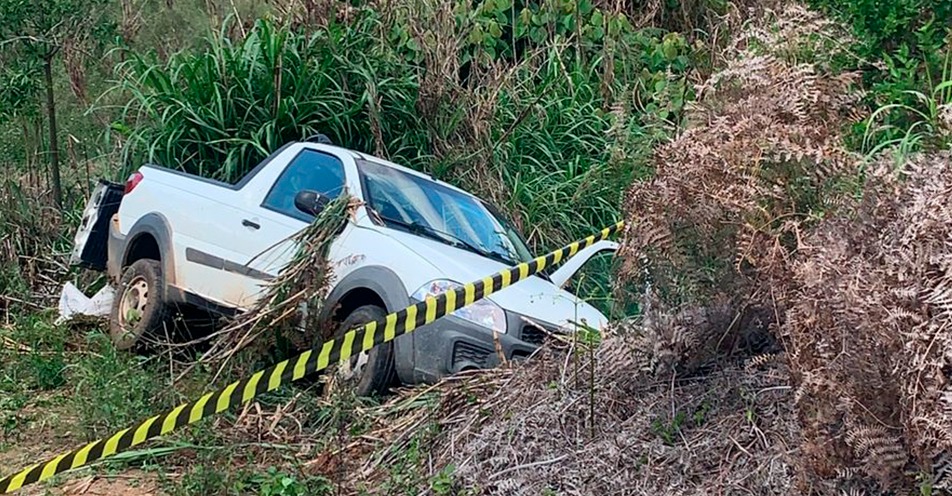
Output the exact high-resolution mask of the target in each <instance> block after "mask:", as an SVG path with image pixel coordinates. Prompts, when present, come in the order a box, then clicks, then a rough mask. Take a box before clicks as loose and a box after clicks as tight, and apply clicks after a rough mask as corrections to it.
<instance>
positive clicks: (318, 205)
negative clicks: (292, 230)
mask: <svg viewBox="0 0 952 496" xmlns="http://www.w3.org/2000/svg"><path fill="white" fill-rule="evenodd" d="M329 202H330V200H328V198H327V197H326V196H324V195H322V194H320V193H318V192H317V191H314V190H310V189H305V190H302V191H299V192H298V194H296V195H294V206H295V207H297V209H298V210H300V211H302V212H304V213H306V214H309V215H315V216H316V215H317V214H319V213H321V210H324V207H326V206H327V204H328V203H329Z"/></svg>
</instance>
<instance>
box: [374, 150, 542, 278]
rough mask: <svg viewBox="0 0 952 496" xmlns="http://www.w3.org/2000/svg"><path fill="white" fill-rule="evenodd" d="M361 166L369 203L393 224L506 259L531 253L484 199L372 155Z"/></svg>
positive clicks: (517, 259) (523, 258) (521, 259)
mask: <svg viewBox="0 0 952 496" xmlns="http://www.w3.org/2000/svg"><path fill="white" fill-rule="evenodd" d="M357 166H358V169H359V170H360V175H361V179H362V183H363V187H364V196H365V197H366V198H364V200H365V201H366V202H367V206H368V207H370V209H371V210H372V211H373V212H374V213H375V214H376V215H377V216H378V217H379V218H380V220H381V221H383V222H384V224H386V225H387V226H388V227H393V228H396V229H402V230H405V231H408V232H411V233H413V234H417V235H419V236H424V237H428V238H432V239H435V240H437V241H440V242H443V243H446V244H448V245H452V246H456V247H458V248H462V249H465V250H469V251H472V252H475V253H478V254H480V255H483V256H485V257H488V258H492V259H495V260H497V261H500V262H503V263H507V264H516V263H518V262H525V261H528V260H529V259H530V258H531V255H530V253H529V249H528V248H527V247H526V244H525V242H524V241H523V240H522V237H521V236H520V235H519V233H518V232H517V231H516V230H515V228H513V227H512V225H510V224H509V223H508V222H507V221H506V220H505V219H503V218H502V217H501V216H499V215H497V214H496V213H494V211H493V209H492V208H491V207H489V206H488V205H487V204H485V203H483V202H482V201H480V200H479V199H477V198H475V197H473V196H470V195H467V194H465V193H461V192H459V191H456V190H454V189H452V188H448V187H446V186H444V185H442V184H439V183H436V182H433V181H431V180H429V179H426V178H423V177H419V176H416V175H413V174H408V173H406V172H404V171H401V170H399V169H396V168H393V167H389V166H387V165H383V164H379V163H376V162H373V161H370V160H358V161H357Z"/></svg>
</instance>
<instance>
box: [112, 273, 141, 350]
mask: <svg viewBox="0 0 952 496" xmlns="http://www.w3.org/2000/svg"><path fill="white" fill-rule="evenodd" d="M148 304H149V283H148V281H146V280H145V278H144V277H142V276H136V277H135V278H133V279H132V280H131V281H129V284H127V285H126V288H125V290H124V291H123V292H122V297H121V298H120V300H119V315H118V317H119V326H120V327H121V328H122V329H123V335H122V336H120V338H121V339H123V340H126V339H129V338H130V337H133V338H134V337H135V332H134V331H133V330H132V329H131V328H135V327H136V324H138V323H139V321H140V320H141V319H142V316H143V315H144V314H145V307H146V306H147V305H148Z"/></svg>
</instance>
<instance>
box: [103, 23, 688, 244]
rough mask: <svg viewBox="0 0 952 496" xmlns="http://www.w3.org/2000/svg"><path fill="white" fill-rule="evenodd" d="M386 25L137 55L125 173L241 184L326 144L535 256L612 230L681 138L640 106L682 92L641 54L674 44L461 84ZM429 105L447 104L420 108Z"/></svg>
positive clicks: (535, 56)
mask: <svg viewBox="0 0 952 496" xmlns="http://www.w3.org/2000/svg"><path fill="white" fill-rule="evenodd" d="M383 18H384V16H381V15H379V13H377V12H375V11H373V10H362V11H360V12H359V13H358V14H357V15H355V17H354V18H353V19H350V20H349V21H348V23H346V24H338V23H335V22H333V21H331V23H330V24H329V25H328V26H327V27H326V28H322V29H315V30H313V31H308V32H305V31H302V30H298V29H295V28H289V27H286V26H281V25H278V24H275V23H274V22H273V21H269V20H259V21H257V22H256V23H255V24H254V26H253V27H252V28H251V29H250V30H249V32H248V33H247V35H246V36H244V37H243V38H241V39H239V40H233V39H231V38H229V37H228V36H227V33H226V29H225V28H223V30H222V32H221V33H219V34H217V35H215V36H211V37H209V39H208V40H207V41H206V48H205V49H204V50H197V51H190V52H182V53H179V54H176V55H173V56H172V57H170V58H169V60H167V61H165V62H162V61H159V60H158V59H155V58H151V57H148V56H145V55H141V54H132V55H131V56H130V57H129V59H128V60H127V61H126V62H125V63H124V64H123V65H121V66H120V67H119V68H118V72H117V73H118V76H119V81H118V82H117V83H116V85H115V86H114V87H113V88H112V91H113V92H114V93H117V94H120V95H127V96H128V104H127V105H126V106H125V107H124V116H123V119H121V121H120V122H122V124H121V125H117V126H116V130H117V131H119V132H120V134H122V135H124V138H125V140H126V141H125V145H126V146H125V147H124V151H125V156H124V162H125V169H124V170H123V171H122V174H123V175H125V174H128V172H129V171H130V169H132V168H135V167H138V166H139V165H140V164H141V163H142V162H144V161H151V162H157V163H159V164H162V165H165V166H168V167H173V168H178V169H180V170H183V171H186V172H190V173H194V174H199V175H202V176H205V177H211V178H215V179H219V180H223V181H226V182H236V181H237V180H238V179H239V178H240V177H241V176H242V175H244V174H245V173H246V172H247V171H248V170H249V169H250V168H252V167H254V166H255V165H256V164H257V163H258V162H259V161H260V160H261V159H263V158H264V157H265V156H267V155H268V154H269V153H270V152H272V151H273V150H275V149H277V148H278V147H280V146H281V145H283V144H285V143H287V142H289V141H292V140H298V139H302V138H304V137H307V136H309V135H313V134H317V133H323V134H326V135H328V136H329V137H330V138H331V139H332V140H333V141H334V142H335V143H338V144H340V145H342V146H346V147H348V148H353V149H357V150H361V151H365V152H369V153H372V154H375V155H378V156H382V157H384V158H388V159H390V160H393V161H395V162H398V163H401V164H403V165H407V166H410V167H413V168H416V169H420V170H424V171H427V172H430V173H431V174H433V175H434V176H436V177H437V178H439V179H444V180H447V181H449V182H451V183H454V184H456V185H458V186H461V187H463V188H464V189H467V190H469V191H471V192H473V193H475V194H477V195H479V196H481V197H483V198H486V199H488V200H491V201H492V202H493V203H495V204H497V206H499V207H501V209H502V210H503V211H504V212H507V213H510V214H511V216H512V217H513V218H514V219H515V221H516V223H517V224H518V225H520V226H521V227H522V229H523V231H524V233H525V234H526V236H527V238H528V240H529V242H530V245H531V246H532V248H533V249H534V250H535V251H542V250H545V249H548V248H551V247H553V246H558V245H560V244H562V243H564V242H566V241H568V240H571V239H575V238H577V237H579V236H582V235H584V233H586V232H589V231H591V230H592V229H598V228H599V226H602V225H606V224H610V223H612V222H615V221H616V220H617V218H618V204H619V201H620V195H621V192H622V190H623V188H624V186H625V185H627V184H629V183H630V182H631V181H632V180H634V179H637V178H639V177H644V176H645V175H646V174H647V170H646V168H645V166H644V164H646V163H648V156H649V154H650V150H651V147H652V145H653V144H654V143H656V142H657V141H658V140H659V139H662V138H664V137H665V136H666V135H667V134H668V132H669V130H670V129H671V128H672V127H673V126H670V125H667V124H663V123H662V119H659V118H657V116H656V115H653V116H651V117H652V118H646V116H649V114H653V113H657V112H656V111H655V110H652V109H647V108H644V105H645V103H646V102H648V103H650V102H652V101H653V100H656V99H657V97H658V95H661V94H662V93H664V92H665V91H667V90H666V89H664V88H665V85H664V84H659V81H660V83H665V82H666V81H668V80H678V81H681V83H680V84H682V86H683V79H684V77H683V75H680V76H679V75H677V74H672V73H670V71H668V65H670V63H672V62H673V61H675V60H680V59H679V58H678V57H680V55H678V54H679V53H680V52H677V51H675V52H672V53H673V55H671V57H670V59H667V58H665V56H664V55H656V56H654V58H650V57H647V56H645V55H644V53H643V52H644V47H649V48H650V47H652V46H656V47H662V46H664V47H670V46H671V42H670V40H668V41H662V39H661V38H657V37H653V36H655V35H648V34H638V36H637V38H636V40H637V41H638V43H640V45H637V46H636V47H635V48H637V50H634V49H632V50H625V49H623V48H618V49H612V50H610V51H609V50H607V49H605V48H604V47H602V46H601V45H598V46H586V47H581V45H579V44H578V43H575V42H572V41H570V40H566V39H564V38H559V37H554V38H552V39H548V40H544V41H542V42H540V44H539V46H538V47H537V48H535V49H532V50H527V51H526V52H525V53H523V54H522V55H521V57H520V58H519V59H518V60H508V59H507V60H504V61H496V62H491V63H489V65H484V66H478V67H477V66H475V65H474V66H472V67H471V70H472V74H483V75H485V74H495V77H486V78H483V79H475V78H476V76H473V78H471V80H469V81H465V80H464V78H462V77H461V78H460V79H459V80H456V81H454V80H452V78H449V79H447V78H445V77H444V78H426V77H425V76H426V75H427V71H429V70H432V67H430V66H428V65H427V64H426V63H423V62H420V61H419V57H415V56H411V55H413V54H411V53H410V52H408V50H409V49H408V48H407V47H406V46H400V45H395V44H393V43H392V42H391V40H389V39H388V38H387V33H389V32H391V31H392V29H393V26H391V25H388V24H386V22H394V21H393V20H389V21H384V20H382V19H383ZM464 27H465V26H464ZM629 34H630V35H632V36H634V34H632V33H629ZM635 34H637V33H635ZM617 45H618V46H621V47H623V46H624V45H622V44H621V43H618V44H617ZM606 46H607V45H606ZM428 49H429V48H428V47H427V46H425V45H424V46H423V47H422V50H423V51H426V50H428ZM659 50H661V49H660V48H658V49H657V50H656V51H657V53H661V51H659ZM636 52H637V53H636ZM669 52H671V50H668V52H665V53H669ZM652 53H653V52H652ZM457 55H458V56H459V57H460V60H462V58H463V55H462V53H460V54H457ZM461 67H462V65H461ZM608 67H611V68H612V73H613V74H614V76H613V77H612V78H606V77H605V74H604V73H605V71H606V68H608ZM423 81H425V82H423ZM424 84H425V85H430V86H425V87H424V86H421V85H424ZM433 85H442V86H440V87H434V86H433ZM434 94H438V95H451V96H449V97H445V98H444V100H443V101H442V102H441V104H440V105H436V106H428V105H424V104H423V102H424V100H425V98H427V96H428V95H434ZM652 105H654V104H652ZM481 109H485V110H487V111H485V112H481V111H479V110H481ZM474 116H477V117H474ZM474 119H475V120H474ZM477 129H483V130H488V132H477V131H476V130H477Z"/></svg>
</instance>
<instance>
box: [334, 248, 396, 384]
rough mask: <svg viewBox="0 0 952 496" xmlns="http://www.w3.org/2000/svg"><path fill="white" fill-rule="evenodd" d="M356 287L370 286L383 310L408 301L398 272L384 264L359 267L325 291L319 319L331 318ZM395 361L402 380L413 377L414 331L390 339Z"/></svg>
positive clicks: (389, 309) (394, 307)
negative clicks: (325, 296)
mask: <svg viewBox="0 0 952 496" xmlns="http://www.w3.org/2000/svg"><path fill="white" fill-rule="evenodd" d="M355 290H370V291H372V292H373V293H375V294H376V295H377V296H378V297H379V298H380V300H382V301H383V303H384V305H385V306H386V308H385V310H386V311H387V312H388V313H389V312H396V311H398V310H402V309H404V308H406V307H407V306H409V305H410V296H409V295H408V294H407V288H406V286H405V285H404V284H403V281H402V280H401V279H400V277H398V276H397V274H396V273H395V272H394V271H392V270H390V269H388V268H386V267H383V266H379V265H371V266H366V267H361V268H359V269H356V270H354V271H353V272H351V273H349V274H347V275H346V276H344V278H343V279H341V280H340V282H338V283H337V284H336V285H335V286H334V288H333V289H332V290H331V292H330V293H329V294H328V295H327V298H326V299H325V301H326V302H327V304H326V305H324V309H323V311H322V315H321V320H322V321H326V320H327V319H330V318H331V317H332V315H333V312H334V311H336V309H337V306H338V304H339V303H341V301H342V300H343V299H344V297H345V296H347V295H348V294H349V293H351V292H353V291H355ZM393 351H394V363H395V367H396V370H397V376H398V377H399V378H400V381H401V382H403V383H404V384H406V383H409V382H412V379H413V335H412V334H409V335H404V336H398V337H397V338H396V339H395V340H394V341H393Z"/></svg>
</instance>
